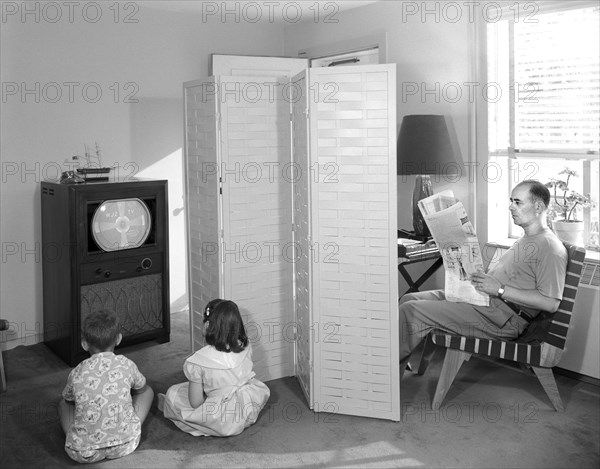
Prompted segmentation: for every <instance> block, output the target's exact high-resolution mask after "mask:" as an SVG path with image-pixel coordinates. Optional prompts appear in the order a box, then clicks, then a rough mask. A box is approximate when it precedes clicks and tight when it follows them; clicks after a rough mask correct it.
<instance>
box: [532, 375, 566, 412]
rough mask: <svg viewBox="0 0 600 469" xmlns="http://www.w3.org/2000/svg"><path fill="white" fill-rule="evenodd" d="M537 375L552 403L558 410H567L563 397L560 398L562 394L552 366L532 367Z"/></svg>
mask: <svg viewBox="0 0 600 469" xmlns="http://www.w3.org/2000/svg"><path fill="white" fill-rule="evenodd" d="M531 368H532V369H533V371H534V373H535V375H536V376H537V378H538V380H539V381H540V384H541V385H542V387H543V388H544V391H546V394H547V395H548V397H549V398H550V401H551V402H552V405H553V406H554V408H555V409H556V411H557V412H563V411H564V410H565V408H564V406H563V403H562V399H561V398H560V394H559V392H558V387H557V386H556V380H555V379H554V373H552V368H541V367H539V366H532V367H531Z"/></svg>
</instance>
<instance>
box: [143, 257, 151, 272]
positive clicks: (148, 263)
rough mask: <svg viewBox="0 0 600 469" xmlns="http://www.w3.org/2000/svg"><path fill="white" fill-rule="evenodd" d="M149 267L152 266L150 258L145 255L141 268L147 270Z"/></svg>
mask: <svg viewBox="0 0 600 469" xmlns="http://www.w3.org/2000/svg"><path fill="white" fill-rule="evenodd" d="M150 267H152V259H150V258H149V257H146V258H145V259H144V260H143V261H142V268H143V269H145V270H148V269H149V268H150Z"/></svg>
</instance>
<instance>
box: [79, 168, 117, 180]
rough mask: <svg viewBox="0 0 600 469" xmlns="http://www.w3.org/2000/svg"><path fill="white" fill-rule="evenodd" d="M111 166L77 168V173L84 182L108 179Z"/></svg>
mask: <svg viewBox="0 0 600 469" xmlns="http://www.w3.org/2000/svg"><path fill="white" fill-rule="evenodd" d="M111 169H112V168H79V169H78V170H77V174H78V175H79V176H81V177H82V178H83V179H84V180H85V181H86V182H100V181H108V173H110V170H111Z"/></svg>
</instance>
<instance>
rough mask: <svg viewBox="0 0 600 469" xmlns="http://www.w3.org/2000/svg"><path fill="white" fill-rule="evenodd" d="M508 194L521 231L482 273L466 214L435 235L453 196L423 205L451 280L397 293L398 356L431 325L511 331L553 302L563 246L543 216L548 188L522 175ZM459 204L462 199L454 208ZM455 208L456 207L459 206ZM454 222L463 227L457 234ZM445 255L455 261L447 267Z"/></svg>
mask: <svg viewBox="0 0 600 469" xmlns="http://www.w3.org/2000/svg"><path fill="white" fill-rule="evenodd" d="M442 199H443V198H442ZM510 201H511V203H510V207H509V210H510V214H511V216H512V219H513V222H514V223H515V224H516V225H518V226H520V227H521V228H523V231H524V234H523V236H522V237H521V238H519V239H518V240H517V241H516V242H515V244H514V245H513V246H512V247H511V248H510V249H509V250H508V251H507V252H506V253H505V254H504V255H503V256H502V257H501V258H500V259H499V260H498V262H497V263H496V264H495V265H494V267H493V268H491V269H490V271H489V272H488V273H484V272H483V270H482V269H481V268H477V270H475V271H472V269H473V266H474V265H478V264H479V262H480V260H481V259H480V258H479V259H478V258H477V256H478V255H479V256H480V253H479V245H478V244H477V241H476V236H475V233H474V232H472V226H471V224H470V222H468V224H467V223H465V222H464V218H465V217H464V216H463V217H462V219H463V221H462V222H456V223H454V225H457V226H458V225H460V226H461V227H460V228H458V227H457V226H450V227H446V229H445V234H443V236H445V237H444V238H443V239H442V240H438V239H437V238H436V232H438V233H439V232H440V226H443V222H442V220H443V218H444V213H442V212H444V211H447V210H448V211H449V212H446V213H450V212H452V210H453V208H452V207H453V206H454V205H455V203H456V201H455V200H453V197H452V200H446V201H444V200H440V199H439V198H438V200H437V202H435V203H436V204H440V203H441V204H442V205H441V206H436V207H429V209H427V207H425V208H422V211H424V212H425V213H424V216H425V220H426V221H427V223H428V225H429V228H430V230H431V232H432V234H433V235H434V238H436V242H437V243H438V246H440V251H441V253H442V256H443V257H444V263H445V265H446V273H447V274H448V271H449V270H451V278H452V276H454V277H455V278H454V279H453V280H451V281H453V282H455V284H454V287H455V288H450V289H448V288H446V291H444V290H433V291H425V292H417V293H409V294H407V295H404V296H403V297H402V299H401V300H400V306H399V315H400V361H401V364H404V363H405V362H406V361H407V360H408V357H409V356H410V354H411V352H412V351H413V350H414V348H415V347H416V346H417V345H419V342H421V340H422V339H423V338H424V337H425V336H427V334H428V333H429V332H430V331H431V330H432V329H440V330H444V331H448V332H453V333H457V334H461V335H465V336H470V337H481V338H503V339H514V338H516V337H518V336H519V335H520V334H521V333H522V332H523V331H524V330H525V328H526V327H527V325H528V324H529V322H530V321H531V320H532V319H533V318H534V317H535V316H536V315H537V314H538V313H539V312H540V311H549V312H554V311H556V310H557V309H558V306H559V304H560V300H561V299H562V291H563V287H564V281H565V275H566V268H567V252H566V249H565V247H564V246H563V244H562V243H561V242H560V240H559V239H558V238H557V237H556V235H555V234H554V233H553V232H552V231H551V230H550V229H549V228H548V226H547V224H546V212H547V210H548V204H549V202H550V192H549V191H548V189H547V188H546V187H545V186H544V185H543V184H541V183H540V182H538V181H534V180H526V181H523V182H521V183H520V184H518V185H517V186H516V187H515V188H514V189H513V191H512V193H511V197H510ZM461 207H462V204H460V207H459V209H460V208H461ZM462 210H464V209H462ZM428 212H429V214H428ZM456 213H458V214H459V215H461V212H456ZM438 214H441V215H438ZM436 215H437V217H436ZM432 217H433V218H432ZM454 218H456V217H454ZM458 218H459V219H460V218H461V217H460V216H458ZM446 219H447V220H450V221H452V219H453V217H451V216H446ZM451 224H452V223H451ZM459 229H460V230H462V235H459V234H458V231H457V230H459ZM442 232H444V230H442ZM452 232H453V233H452ZM448 233H450V234H448ZM457 239H458V240H459V242H457ZM460 241H462V243H461V242H460ZM475 245H476V246H477V247H476V248H475ZM465 246H466V247H465ZM465 251H468V252H466V253H465ZM478 253H479V254H478ZM449 263H453V265H452V266H451V267H450V268H449V267H448V264H449ZM459 264H460V265H459ZM481 265H482V264H481ZM447 278H448V275H447ZM466 283H468V284H470V289H468V288H465V286H464V285H465V284H466ZM448 294H449V295H450V296H452V298H449V297H448ZM403 369H404V366H403V365H402V366H401V370H403Z"/></svg>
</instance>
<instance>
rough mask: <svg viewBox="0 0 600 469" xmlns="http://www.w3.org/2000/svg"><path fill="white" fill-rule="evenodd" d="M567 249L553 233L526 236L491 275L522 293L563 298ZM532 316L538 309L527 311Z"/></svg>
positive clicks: (546, 232)
mask: <svg viewBox="0 0 600 469" xmlns="http://www.w3.org/2000/svg"><path fill="white" fill-rule="evenodd" d="M567 260H568V256H567V250H566V249H565V247H564V245H563V244H562V242H561V241H560V240H559V239H558V238H557V237H556V235H555V234H554V233H552V231H550V230H549V229H546V230H544V231H542V232H541V233H539V234H536V235H533V236H523V237H521V238H519V239H518V240H517V241H516V242H515V244H513V245H512V246H511V248H510V249H509V250H508V251H507V252H506V253H505V254H504V255H503V256H502V257H501V258H500V260H499V261H498V263H497V264H496V265H495V266H494V267H493V268H492V269H491V270H490V272H489V274H490V275H491V276H493V277H494V278H496V279H498V280H499V281H500V283H502V284H504V285H507V286H511V287H515V288H519V289H522V290H537V291H538V292H540V293H541V294H542V295H544V296H546V297H548V298H554V299H558V300H560V299H562V294H563V289H564V285H565V276H566V272H567ZM523 309H524V310H525V311H527V312H528V313H530V314H531V315H532V316H533V317H535V316H536V315H537V313H538V312H539V311H538V310H535V309H531V308H525V307H523Z"/></svg>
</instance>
